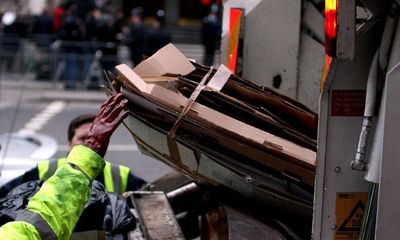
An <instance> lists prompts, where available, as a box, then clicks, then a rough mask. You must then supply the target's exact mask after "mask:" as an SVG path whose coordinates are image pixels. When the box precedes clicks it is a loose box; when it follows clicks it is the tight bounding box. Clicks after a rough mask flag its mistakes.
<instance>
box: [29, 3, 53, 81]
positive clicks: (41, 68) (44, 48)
mask: <svg viewBox="0 0 400 240" xmlns="http://www.w3.org/2000/svg"><path fill="white" fill-rule="evenodd" d="M32 38H33V40H34V42H35V44H36V47H37V48H38V49H39V51H40V52H41V53H40V58H39V60H38V63H37V67H36V79H38V80H48V79H49V78H50V71H51V61H50V54H49V52H50V44H51V43H52V42H53V40H54V28H53V16H52V12H51V9H50V6H45V7H44V8H43V12H42V14H41V15H39V16H37V17H36V18H35V19H34V23H33V28H32Z"/></svg>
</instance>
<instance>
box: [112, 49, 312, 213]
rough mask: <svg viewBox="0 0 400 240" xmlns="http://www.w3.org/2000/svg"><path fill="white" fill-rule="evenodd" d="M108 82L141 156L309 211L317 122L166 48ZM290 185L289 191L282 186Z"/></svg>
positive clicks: (268, 93) (296, 106) (286, 101)
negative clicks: (122, 104)
mask: <svg viewBox="0 0 400 240" xmlns="http://www.w3.org/2000/svg"><path fill="white" fill-rule="evenodd" d="M116 69H117V71H118V76H117V77H116V78H115V79H114V81H113V86H114V88H115V89H117V91H121V92H122V93H123V94H124V95H125V96H126V97H127V98H128V100H129V103H128V109H129V110H130V113H131V114H130V116H129V117H128V118H127V119H126V120H125V125H126V126H127V128H128V130H129V131H130V132H131V134H132V136H133V137H134V139H135V141H136V143H137V144H138V146H139V148H140V149H141V151H142V152H143V153H144V154H148V155H150V156H152V157H154V158H156V159H159V160H161V161H163V162H165V163H166V164H168V165H170V166H171V167H173V168H175V169H176V170H178V171H180V172H182V173H184V174H186V175H187V176H189V177H191V178H193V179H194V180H196V181H198V182H201V183H206V184H212V185H217V186H224V187H227V188H229V189H232V190H234V191H236V192H239V193H240V194H242V195H244V196H246V197H250V198H255V199H257V200H259V201H263V202H266V203H269V204H272V205H274V206H277V205H278V206H281V207H289V208H293V211H307V212H308V213H309V212H310V210H311V207H312V186H313V183H314V175H315V159H316V153H315V149H316V144H315V142H316V141H315V138H316V129H317V115H316V114H315V113H313V112H312V111H310V110H309V109H308V108H306V107H305V106H303V105H302V104H300V103H298V102H296V101H294V100H292V99H290V98H288V97H285V96H282V95H280V94H278V93H276V92H274V91H272V90H270V89H267V88H262V87H259V86H257V85H254V84H252V83H251V82H249V81H247V80H244V79H241V78H239V77H237V76H234V75H231V74H230V72H229V70H228V69H226V68H225V67H224V66H221V67H220V68H219V69H218V70H214V69H213V68H210V67H205V66H201V65H198V64H194V63H191V62H190V61H188V60H187V59H186V58H185V57H184V56H183V55H182V53H180V52H179V50H178V49H176V48H175V47H174V46H173V45H172V44H169V45H167V46H166V47H164V48H162V49H160V50H159V51H158V52H157V53H156V54H155V55H153V56H152V57H150V58H148V59H147V60H146V61H144V62H142V63H141V64H139V65H138V66H137V67H136V68H135V69H133V70H132V69H130V68H129V67H128V66H126V65H119V66H117V67H116ZM289 185H290V187H288V186H289Z"/></svg>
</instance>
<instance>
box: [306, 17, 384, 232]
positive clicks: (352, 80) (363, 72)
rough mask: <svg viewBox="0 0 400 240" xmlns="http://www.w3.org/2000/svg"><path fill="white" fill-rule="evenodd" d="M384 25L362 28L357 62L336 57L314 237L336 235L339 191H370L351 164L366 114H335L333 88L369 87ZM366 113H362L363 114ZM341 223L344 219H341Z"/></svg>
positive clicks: (324, 113)
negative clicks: (371, 64)
mask: <svg viewBox="0 0 400 240" xmlns="http://www.w3.org/2000/svg"><path fill="white" fill-rule="evenodd" d="M380 27H381V26H379V25H375V24H374V23H370V24H366V25H365V26H364V29H360V31H359V32H358V33H357V34H358V39H357V42H356V46H357V51H356V57H355V61H354V62H341V61H337V60H332V64H331V67H330V70H329V73H328V77H327V83H326V85H325V88H324V91H323V93H322V96H321V104H320V113H319V117H320V119H319V121H320V122H319V136H318V139H319V140H318V154H317V163H318V164H317V175H316V185H315V196H314V221H313V239H315V240H319V239H323V240H329V239H333V238H334V234H335V231H336V230H337V229H338V228H339V226H337V225H336V208H337V205H336V204H337V202H336V201H337V199H336V194H337V193H343V192H345V193H353V192H367V190H368V183H367V182H366V181H365V180H364V173H363V172H358V171H354V170H352V169H351V168H350V161H351V159H353V158H354V156H355V153H356V150H357V142H358V137H359V134H360V130H361V126H362V116H332V114H331V110H332V109H331V107H332V91H333V90H365V89H366V80H367V77H368V72H369V66H370V63H371V61H372V57H373V54H374V49H376V47H377V45H378V41H379V34H377V33H378V32H379V29H380ZM361 115H362V114H361ZM339 224H341V223H339Z"/></svg>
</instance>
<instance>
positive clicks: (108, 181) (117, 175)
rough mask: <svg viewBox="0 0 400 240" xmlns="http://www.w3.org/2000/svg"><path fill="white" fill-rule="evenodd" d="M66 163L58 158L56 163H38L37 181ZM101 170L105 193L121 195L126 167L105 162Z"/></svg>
mask: <svg viewBox="0 0 400 240" xmlns="http://www.w3.org/2000/svg"><path fill="white" fill-rule="evenodd" d="M66 162H67V158H66V157H64V158H60V159H58V160H57V161H42V162H39V163H38V172H39V179H45V178H48V177H50V176H52V175H53V174H54V173H55V172H56V170H57V169H58V168H59V167H61V166H62V165H64V164H65V163H66ZM105 163H106V166H105V167H104V170H103V177H104V182H102V183H103V184H104V186H105V188H106V189H107V192H113V193H117V194H122V193H124V192H126V188H127V186H128V177H129V174H130V169H129V168H128V167H126V166H123V165H119V166H115V165H112V164H111V163H110V162H108V161H106V162H105Z"/></svg>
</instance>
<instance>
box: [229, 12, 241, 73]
mask: <svg viewBox="0 0 400 240" xmlns="http://www.w3.org/2000/svg"><path fill="white" fill-rule="evenodd" d="M229 13H230V16H229V32H228V34H229V37H228V39H229V42H228V68H229V69H230V70H231V71H232V72H233V73H236V68H237V60H238V48H239V40H240V26H241V24H242V16H243V9H238V8H231V9H230V11H229Z"/></svg>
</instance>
